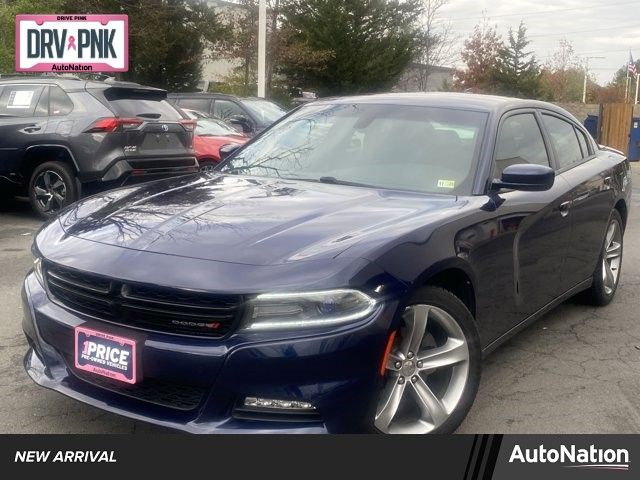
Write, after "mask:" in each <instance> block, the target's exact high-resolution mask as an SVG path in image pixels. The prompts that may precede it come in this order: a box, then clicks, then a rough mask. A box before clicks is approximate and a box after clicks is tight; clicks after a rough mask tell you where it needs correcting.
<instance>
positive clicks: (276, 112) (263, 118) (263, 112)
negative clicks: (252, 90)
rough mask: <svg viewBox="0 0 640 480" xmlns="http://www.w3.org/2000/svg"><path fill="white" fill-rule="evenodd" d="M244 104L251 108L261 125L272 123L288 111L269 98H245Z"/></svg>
mask: <svg viewBox="0 0 640 480" xmlns="http://www.w3.org/2000/svg"><path fill="white" fill-rule="evenodd" d="M242 104H243V105H244V106H245V107H247V109H249V111H250V112H251V113H252V114H253V116H254V118H257V119H258V122H259V123H260V124H261V125H270V124H272V123H273V122H275V121H276V120H278V119H280V118H281V117H283V116H284V115H285V114H286V113H287V112H286V111H285V110H283V109H282V108H281V107H279V106H278V105H276V104H275V103H273V102H270V101H268V100H260V99H245V100H242Z"/></svg>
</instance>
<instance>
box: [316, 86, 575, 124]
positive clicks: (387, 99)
mask: <svg viewBox="0 0 640 480" xmlns="http://www.w3.org/2000/svg"><path fill="white" fill-rule="evenodd" d="M313 103H314V104H316V105H317V104H322V103H370V104H392V105H393V104H395V105H419V106H425V107H426V106H428V107H447V108H459V109H465V110H480V111H486V112H495V113H501V112H504V111H507V110H513V109H516V108H544V109H547V110H552V111H555V112H557V113H561V114H563V115H565V116H569V117H571V118H573V116H572V115H571V114H570V113H569V112H567V111H566V110H564V109H563V108H560V107H558V106H557V105H553V104H551V103H547V102H541V101H538V100H527V99H521V98H513V97H500V96H496V95H482V94H475V93H457V92H429V93H421V92H418V93H382V94H376V95H360V96H352V97H336V98H323V99H320V100H317V101H316V102H313Z"/></svg>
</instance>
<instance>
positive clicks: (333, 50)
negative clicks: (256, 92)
mask: <svg viewBox="0 0 640 480" xmlns="http://www.w3.org/2000/svg"><path fill="white" fill-rule="evenodd" d="M282 11H283V17H282V18H283V19H282V27H281V30H282V32H283V39H282V46H281V47H282V53H281V58H280V62H281V63H280V65H281V68H280V70H281V71H282V72H283V73H285V74H286V75H287V76H288V77H289V78H290V79H292V81H293V82H294V83H295V84H297V85H300V86H303V87H305V88H314V89H316V90H317V91H318V92H319V93H320V94H321V95H341V94H352V93H361V92H376V91H380V90H385V89H388V88H390V87H391V86H392V85H393V84H394V83H395V82H396V81H397V79H398V78H399V77H400V75H401V74H402V72H403V71H404V70H405V68H406V67H407V66H408V65H409V64H410V62H411V60H412V59H413V58H414V56H415V53H416V48H417V37H418V21H419V18H420V14H421V13H422V5H421V2H420V0H289V1H287V2H286V4H283V5H282Z"/></svg>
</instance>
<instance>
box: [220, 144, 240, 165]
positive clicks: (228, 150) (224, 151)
mask: <svg viewBox="0 0 640 480" xmlns="http://www.w3.org/2000/svg"><path fill="white" fill-rule="evenodd" d="M238 148H240V145H238V144H237V143H229V144H228V145H223V146H221V147H220V151H219V152H218V153H219V155H220V161H222V160H224V159H226V158H228V157H229V155H231V154H232V153H233V152H235V151H236V150H238Z"/></svg>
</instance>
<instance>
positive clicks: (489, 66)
mask: <svg viewBox="0 0 640 480" xmlns="http://www.w3.org/2000/svg"><path fill="white" fill-rule="evenodd" d="M502 47H503V43H502V39H501V38H500V36H499V35H498V31H497V29H496V27H495V26H491V25H489V22H488V20H487V19H486V18H485V19H483V20H482V21H481V22H480V23H478V24H477V25H476V26H475V27H474V28H473V33H472V34H471V36H470V37H469V38H467V39H466V40H465V41H464V48H463V50H462V52H461V53H460V57H461V58H462V61H463V62H464V63H465V65H466V69H464V70H462V71H459V72H457V74H456V79H455V84H454V88H456V89H457V90H465V91H475V92H487V93H488V92H492V91H493V72H494V70H495V69H496V67H497V65H498V55H499V52H500V50H501V49H502Z"/></svg>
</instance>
